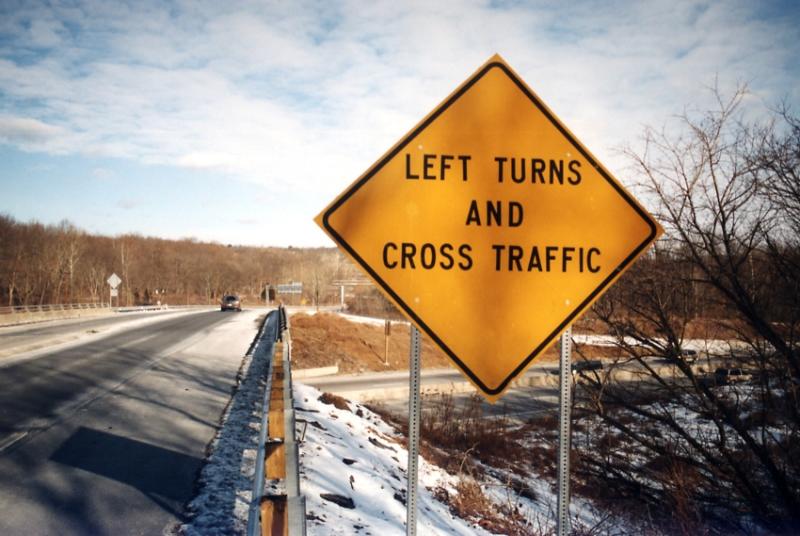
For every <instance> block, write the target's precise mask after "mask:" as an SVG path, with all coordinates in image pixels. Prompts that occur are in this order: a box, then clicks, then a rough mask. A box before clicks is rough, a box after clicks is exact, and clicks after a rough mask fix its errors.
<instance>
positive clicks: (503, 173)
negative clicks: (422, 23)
mask: <svg viewBox="0 0 800 536" xmlns="http://www.w3.org/2000/svg"><path fill="white" fill-rule="evenodd" d="M316 221H317V223H318V224H319V225H320V226H321V227H322V228H323V229H324V230H325V232H326V233H327V234H328V235H329V236H330V237H331V238H332V239H333V240H334V241H335V242H336V243H337V244H338V245H339V246H340V247H341V248H342V249H343V250H344V251H345V252H347V254H348V255H349V256H350V257H352V259H353V260H354V261H355V262H356V263H357V264H358V265H359V266H360V267H361V268H363V269H364V271H365V272H366V273H367V274H368V275H369V277H371V278H372V280H373V281H375V283H377V284H378V285H379V287H380V288H381V289H382V290H383V292H384V293H385V294H386V295H387V297H388V298H389V299H390V300H392V301H393V302H394V303H395V304H396V305H397V306H398V307H399V308H400V309H401V310H402V311H403V313H404V314H405V315H406V316H407V317H408V318H409V319H410V320H411V321H412V322H413V323H414V324H415V325H416V326H418V327H419V328H420V329H421V330H422V331H424V332H425V333H427V334H428V336H429V337H431V339H433V340H434V341H435V342H436V344H438V345H439V346H440V347H441V348H442V350H443V351H444V352H445V353H446V354H447V355H448V356H449V357H450V358H451V359H452V360H453V362H454V363H455V364H456V365H457V366H458V368H460V369H461V370H462V371H463V373H464V374H465V375H466V376H467V377H468V378H469V379H470V380H471V381H472V382H473V383H474V384H475V385H476V386H477V387H478V388H479V389H480V391H481V392H482V393H483V394H484V396H486V397H487V398H488V399H489V400H492V401H494V400H496V399H497V398H498V397H499V396H500V395H501V394H502V392H503V391H504V390H505V389H506V388H508V386H509V385H510V383H511V381H512V380H513V379H514V378H515V377H517V376H518V375H519V374H521V373H522V372H523V371H524V370H525V369H526V368H527V367H528V365H530V363H531V362H532V361H533V360H534V359H536V357H537V356H540V355H541V354H542V353H543V352H544V351H545V350H546V349H547V348H548V347H549V346H551V345H552V344H553V343H554V342H555V341H556V340H557V338H558V335H559V334H560V333H561V332H562V331H563V330H564V329H565V328H566V327H567V326H569V325H570V324H571V323H572V322H574V321H575V319H576V318H577V317H578V316H579V315H580V314H581V313H582V312H584V311H585V310H586V309H587V308H588V307H589V306H590V305H591V304H592V303H593V302H594V301H595V300H597V298H598V297H599V296H600V295H601V294H603V292H605V291H606V290H607V289H608V288H609V286H610V285H611V284H612V283H613V282H614V281H615V280H616V279H617V278H619V276H620V275H621V274H622V273H623V272H624V271H625V270H626V269H627V268H629V267H630V266H631V264H632V263H633V261H634V260H635V259H636V258H637V257H638V256H639V255H641V254H642V253H643V252H644V251H645V249H646V248H647V247H648V246H649V245H650V244H652V243H653V241H655V240H656V238H657V237H658V236H659V235H660V234H661V233H662V229H661V227H660V226H659V225H658V223H657V222H656V221H655V220H654V219H653V217H652V216H651V215H650V214H648V212H647V211H646V210H645V209H644V208H643V207H642V206H641V205H640V204H639V203H638V202H637V201H636V199H634V198H633V196H631V194H630V193H628V192H627V191H626V190H625V188H624V187H623V186H622V185H621V184H620V183H619V182H618V181H617V180H616V179H615V178H614V177H612V176H611V174H610V173H609V172H608V171H607V170H606V169H605V168H604V167H603V166H602V165H601V164H600V163H599V162H598V161H597V160H596V159H595V157H594V156H592V154H591V153H590V152H589V151H588V150H587V149H586V148H585V147H584V146H583V145H582V144H581V143H580V142H579V141H578V140H577V139H576V138H575V136H574V135H573V134H572V133H571V132H570V131H569V130H568V129H567V128H566V127H565V126H564V125H563V124H562V123H561V121H559V119H558V118H557V117H556V116H555V114H553V112H552V111H550V109H549V108H548V107H547V106H546V105H545V104H544V103H543V102H542V101H541V100H540V99H539V98H538V97H537V96H536V94H535V93H534V92H533V91H532V90H531V89H530V88H529V87H528V86H527V85H526V84H525V83H524V82H523V81H522V80H521V79H520V78H519V76H518V75H517V74H516V73H515V72H514V71H513V70H512V69H511V68H510V67H509V66H508V64H506V62H505V61H504V60H503V59H502V58H500V57H499V56H494V57H493V58H491V59H490V60H489V61H488V62H487V63H486V64H485V65H483V66H482V67H481V68H480V69H479V70H478V71H477V72H476V73H475V74H474V75H472V76H471V77H470V78H469V79H468V80H467V81H466V82H464V83H463V84H462V85H461V86H460V87H458V88H457V89H456V90H455V91H454V92H453V93H452V94H451V95H450V96H449V97H447V98H446V99H445V100H444V102H442V103H441V104H440V105H439V106H438V107H437V108H436V109H434V110H433V112H431V113H430V114H429V115H428V116H427V117H425V118H424V119H423V120H422V121H421V122H420V123H419V124H418V125H417V126H416V127H414V128H413V129H412V130H411V132H409V133H408V134H407V135H406V136H404V137H403V138H402V139H401V140H400V141H399V142H398V143H397V144H396V145H395V146H394V147H393V148H391V149H390V150H389V151H388V152H387V153H386V154H385V155H384V156H382V157H381V158H380V159H379V160H378V161H377V162H376V163H375V164H373V165H372V167H370V168H369V169H368V170H367V171H366V172H365V173H364V174H363V175H362V176H361V177H359V178H358V179H357V180H356V181H355V182H354V183H353V184H351V185H350V186H349V187H348V188H347V189H346V190H345V191H344V192H342V193H341V194H340V195H339V196H338V197H337V198H336V199H335V200H334V201H333V202H332V203H331V204H330V205H329V206H328V207H327V208H326V209H325V210H323V211H322V213H320V214H319V216H317V218H316Z"/></svg>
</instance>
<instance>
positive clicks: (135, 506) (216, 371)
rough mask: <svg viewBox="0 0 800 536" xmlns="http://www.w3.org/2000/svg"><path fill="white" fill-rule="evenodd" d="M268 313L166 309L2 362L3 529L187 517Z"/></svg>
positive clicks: (82, 529) (145, 524) (87, 528)
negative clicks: (153, 317)
mask: <svg viewBox="0 0 800 536" xmlns="http://www.w3.org/2000/svg"><path fill="white" fill-rule="evenodd" d="M263 314H264V311H249V312H247V311H246V312H244V313H220V312H219V311H215V312H201V313H193V314H183V315H177V316H175V315H173V316H165V317H163V319H162V320H160V321H158V322H152V323H149V324H147V325H144V326H133V327H129V328H128V329H124V330H120V331H118V332H114V333H112V334H111V335H109V336H107V337H105V338H102V339H99V340H98V339H92V338H89V339H87V341H86V342H85V343H82V344H77V345H70V347H69V348H62V349H60V350H56V351H53V352H39V353H38V354H37V355H36V356H35V357H33V358H30V359H26V360H23V361H19V362H16V363H12V364H7V365H2V368H0V534H3V535H17V534H19V535H23V534H24V535H38V534H58V535H62V534H80V535H84V534H86V535H89V534H91V535H95V534H96V535H102V534H115V535H119V534H122V535H125V534H162V533H164V532H165V531H166V532H169V531H170V530H172V529H173V528H174V527H175V526H177V525H178V524H180V523H181V522H182V521H183V520H184V513H183V512H184V507H185V505H186V503H187V502H188V500H190V499H191V497H192V495H193V493H194V483H195V479H196V476H197V474H198V471H199V469H200V468H201V466H202V462H203V459H204V458H205V456H206V449H207V446H208V444H209V442H210V441H211V439H212V438H213V436H214V434H215V432H216V429H217V425H218V422H219V419H220V417H221V415H222V412H223V410H224V408H225V406H226V404H227V403H228V401H229V400H230V397H231V393H232V388H233V387H234V385H235V379H236V375H237V373H238V370H239V367H240V365H241V362H242V358H243V356H244V354H245V353H246V351H247V348H248V347H249V345H250V343H251V341H252V339H253V337H254V336H255V334H256V329H257V327H258V326H257V324H256V319H257V317H258V316H260V315H263ZM37 329H38V328H37Z"/></svg>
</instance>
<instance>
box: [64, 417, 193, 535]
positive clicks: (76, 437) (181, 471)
mask: <svg viewBox="0 0 800 536" xmlns="http://www.w3.org/2000/svg"><path fill="white" fill-rule="evenodd" d="M50 459H51V460H52V461H55V462H57V463H60V464H63V465H68V466H71V467H75V468H78V469H82V470H84V471H88V472H90V473H94V474H96V475H100V476H104V477H106V478H110V479H112V480H116V481H118V482H122V483H124V484H127V485H129V486H131V487H134V488H136V489H138V490H139V491H141V492H142V493H143V494H144V495H146V496H147V497H149V498H150V499H151V500H152V501H153V502H155V503H156V504H158V505H159V506H160V507H161V508H163V509H164V510H166V511H167V512H169V513H170V514H172V515H174V516H175V517H176V518H178V519H180V520H183V519H184V516H183V505H184V504H185V503H186V502H187V501H188V500H189V499H190V498H191V496H192V491H193V487H192V484H193V482H194V478H195V476H196V475H197V472H198V471H199V470H200V467H201V465H202V463H203V460H201V459H200V458H195V457H193V456H188V455H186V454H181V453H180V452H175V451H173V450H169V449H165V448H163V447H158V446H155V445H151V444H149V443H144V442H142V441H137V440H135V439H130V438H127V437H122V436H118V435H115V434H111V433H108V432H104V431H99V430H92V429H91V428H84V427H80V428H78V430H76V431H75V433H74V434H72V435H71V436H70V437H69V438H68V439H67V440H66V441H65V442H64V443H62V445H61V446H60V447H59V448H58V450H56V451H55V452H54V453H53V455H52V456H51V457H50Z"/></svg>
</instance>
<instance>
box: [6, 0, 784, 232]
mask: <svg viewBox="0 0 800 536" xmlns="http://www.w3.org/2000/svg"><path fill="white" fill-rule="evenodd" d="M54 4H55V5H50V3H44V2H43V3H38V2H34V1H24V2H13V1H9V0H0V213H6V214H10V215H12V216H14V217H16V218H17V219H20V220H23V221H27V220H31V219H35V220H38V221H42V222H45V223H55V222H58V221H60V220H62V219H68V220H70V221H72V222H73V223H75V224H76V225H78V226H79V227H82V228H84V229H86V230H88V231H91V232H100V233H105V234H112V235H113V234H121V233H126V232H137V233H141V234H146V235H152V236H161V237H168V238H183V237H194V238H196V239H199V240H213V241H218V242H221V243H226V244H227V243H232V244H248V245H276V246H287V245H294V246H320V245H326V246H328V245H332V243H331V242H330V241H329V240H328V239H327V238H326V237H325V236H324V234H323V233H322V232H321V231H319V230H318V229H317V228H316V226H315V225H314V223H313V222H312V218H313V216H314V215H316V214H317V213H318V212H319V211H320V210H321V209H322V208H323V207H324V206H325V205H326V204H327V203H328V202H329V201H330V200H331V199H332V198H333V197H334V196H335V195H336V194H338V193H339V192H340V191H341V190H342V189H343V188H344V187H346V186H347V185H348V184H350V182H352V181H353V180H354V179H355V178H356V177H357V176H358V175H360V174H361V173H362V172H363V171H364V170H365V169H366V168H367V167H369V166H370V165H371V164H372V163H373V162H374V161H375V160H376V159H377V158H378V157H379V156H380V155H381V154H383V153H384V152H385V151H386V150H387V149H388V148H389V147H390V146H391V145H393V144H394V143H395V142H396V141H397V140H398V139H399V138H400V137H401V136H402V135H403V134H405V133H406V132H407V131H408V130H409V129H410V128H411V127H412V126H414V125H415V124H416V123H417V122H418V121H419V120H420V119H421V118H422V117H423V116H424V115H425V114H427V113H428V112H429V111H430V110H431V109H432V108H433V107H434V106H436V105H437V104H438V103H439V102H440V101H441V100H442V99H443V98H444V97H445V96H447V95H448V94H449V93H450V91H452V90H453V89H454V88H455V87H456V86H457V85H458V84H460V83H461V82H462V81H463V80H464V79H465V78H466V77H467V76H469V75H470V74H471V73H472V72H473V71H474V70H475V69H476V68H477V67H479V66H480V65H481V64H482V63H483V62H485V61H486V60H487V59H488V58H489V57H490V56H491V55H492V54H494V53H495V52H497V53H500V54H501V55H502V56H503V57H504V58H505V59H506V60H507V61H508V62H509V63H510V64H511V65H512V66H513V67H514V68H515V69H516V71H517V72H518V73H519V74H520V75H521V76H522V77H523V79H525V80H526V82H527V83H528V84H529V85H530V86H531V87H532V88H533V89H534V90H535V91H536V92H537V93H538V94H539V96H540V97H541V98H542V99H543V100H544V101H545V102H546V103H548V104H549V105H550V107H551V108H552V109H553V110H554V111H555V112H556V114H558V115H559V117H560V118H561V119H562V120H563V121H564V122H565V123H566V124H567V126H568V127H569V128H570V129H571V130H572V131H573V132H574V133H575V134H576V135H577V136H578V137H579V138H580V139H581V140H582V141H583V142H584V143H585V144H586V145H587V146H588V147H589V149H590V150H592V151H593V152H594V153H595V154H596V155H597V156H598V157H599V158H600V160H601V161H602V162H604V163H605V164H606V166H607V167H609V168H610V169H611V171H612V172H614V173H615V174H616V175H617V176H618V178H619V179H620V180H621V181H622V182H623V183H627V182H628V181H627V180H626V175H625V161H624V160H622V158H621V157H620V156H619V154H618V151H617V149H619V148H620V147H621V146H624V145H633V146H635V144H636V141H637V139H638V136H639V135H640V133H641V131H642V129H643V127H644V126H645V125H652V126H656V127H658V126H661V125H664V124H665V123H667V122H668V121H669V120H670V118H671V117H674V115H675V114H679V113H682V112H683V111H684V110H685V109H687V108H688V109H690V110H691V109H703V108H705V107H707V106H709V105H710V99H711V95H710V93H709V92H708V90H707V88H708V86H710V85H712V84H714V83H715V80H716V81H717V83H718V85H719V87H720V88H721V89H722V90H723V91H728V92H730V91H731V90H732V89H733V88H734V87H736V85H737V84H738V83H742V82H744V83H747V84H748V86H749V88H750V91H751V94H750V97H749V98H748V99H747V100H746V102H745V105H746V106H747V107H748V111H749V112H750V113H751V115H752V116H753V117H758V115H759V114H762V113H764V111H765V109H766V107H767V106H771V105H775V104H777V103H778V102H779V101H781V100H783V99H785V100H787V101H788V102H789V103H790V104H792V105H794V107H795V110H797V106H800V29H799V28H800V2H794V1H792V2H770V1H765V2H752V1H741V2H734V1H731V2H726V1H719V2H701V1H692V0H686V1H683V0H665V1H661V0H658V1H651V2H636V1H609V2H596V1H590V2H562V1H542V2H515V1H463V2H430V1H425V2H397V1H392V2H359V1H352V2H347V1H346V2H304V1H293V2H195V1H185V2H183V1H177V2H146V1H141V2H130V3H123V2H99V1H86V2H81V1H76V2H70V3H68V4H66V5H62V4H60V3H58V2H56V3H54Z"/></svg>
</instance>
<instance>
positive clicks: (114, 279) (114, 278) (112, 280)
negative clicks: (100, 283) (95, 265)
mask: <svg viewBox="0 0 800 536" xmlns="http://www.w3.org/2000/svg"><path fill="white" fill-rule="evenodd" d="M106 282H107V283H108V285H109V286H110V287H111V288H112V289H114V288H117V287H118V286H119V284H120V283H122V279H120V278H119V276H118V275H117V274H111V275H110V276H109V278H108V279H106Z"/></svg>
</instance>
